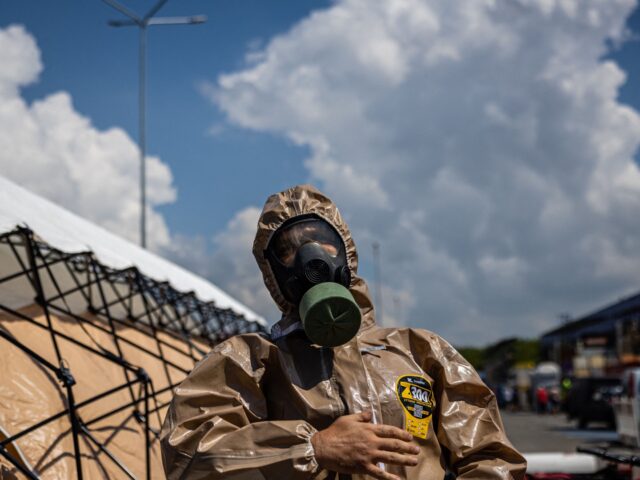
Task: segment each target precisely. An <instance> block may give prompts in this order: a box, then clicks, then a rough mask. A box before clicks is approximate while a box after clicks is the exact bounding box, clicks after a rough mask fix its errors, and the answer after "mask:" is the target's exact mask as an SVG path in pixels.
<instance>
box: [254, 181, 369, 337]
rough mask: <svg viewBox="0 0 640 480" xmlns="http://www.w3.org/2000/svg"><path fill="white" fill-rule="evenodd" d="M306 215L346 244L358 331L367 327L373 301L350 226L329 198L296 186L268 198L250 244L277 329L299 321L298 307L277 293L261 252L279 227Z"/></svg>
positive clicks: (311, 189) (275, 285) (313, 188)
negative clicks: (274, 309)
mask: <svg viewBox="0 0 640 480" xmlns="http://www.w3.org/2000/svg"><path fill="white" fill-rule="evenodd" d="M309 214H312V215H316V216H318V217H319V218H321V219H323V220H325V221H326V222H328V223H329V224H330V225H331V226H333V228H335V229H336V231H337V232H338V233H339V234H340V237H341V238H342V240H343V242H344V245H345V249H346V254H347V263H348V265H349V270H350V272H351V284H350V285H349V291H350V292H351V294H352V295H353V297H354V299H355V300H356V303H357V304H358V306H359V307H360V311H361V313H362V324H361V327H360V331H363V330H366V329H367V328H370V327H371V326H373V325H374V324H375V316H374V310H373V302H372V301H371V296H370V294H369V289H368V288H367V284H366V283H365V281H364V280H363V279H362V278H360V277H358V275H357V272H358V253H357V251H356V246H355V243H354V242H353V238H352V237H351V232H350V231H349V227H348V226H347V224H346V223H345V221H344V219H343V218H342V215H340V212H339V211H338V208H337V207H336V206H335V204H334V203H333V202H332V201H331V200H330V199H329V197H327V196H326V195H324V194H323V193H322V192H320V191H319V190H318V189H316V188H315V187H314V186H312V185H297V186H295V187H291V188H288V189H286V190H284V191H282V192H279V193H276V194H274V195H271V196H270V197H269V198H267V201H266V202H265V204H264V207H263V209H262V213H261V214H260V219H259V220H258V230H257V233H256V237H255V240H254V242H253V255H254V257H255V258H256V261H257V262H258V266H259V267H260V270H261V271H262V277H263V279H264V283H265V285H266V287H267V289H268V290H269V293H270V294H271V297H272V298H273V300H274V301H275V302H276V304H277V305H278V307H279V308H280V310H281V311H282V313H283V316H282V319H281V320H280V322H278V329H279V330H281V331H283V330H286V328H287V327H289V326H290V325H292V324H293V323H295V322H297V321H298V320H299V318H298V311H297V306H296V305H294V304H292V303H290V302H288V301H287V300H286V299H285V297H284V296H283V294H282V292H281V291H280V288H279V287H278V282H277V281H276V279H275V276H274V274H273V272H272V270H271V266H270V265H269V262H268V260H267V259H266V258H265V255H264V252H265V250H266V248H267V245H268V244H269V240H270V239H271V237H272V236H273V234H274V233H275V231H276V230H278V228H280V227H281V226H282V224H284V223H285V222H286V221H287V220H289V219H292V218H294V217H297V216H300V215H309Z"/></svg>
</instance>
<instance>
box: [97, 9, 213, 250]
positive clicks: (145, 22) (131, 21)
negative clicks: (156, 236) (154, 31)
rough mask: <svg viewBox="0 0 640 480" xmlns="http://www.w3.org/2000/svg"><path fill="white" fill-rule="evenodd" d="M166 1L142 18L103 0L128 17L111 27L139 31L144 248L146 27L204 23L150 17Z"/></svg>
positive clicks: (200, 18) (143, 234)
mask: <svg viewBox="0 0 640 480" xmlns="http://www.w3.org/2000/svg"><path fill="white" fill-rule="evenodd" d="M167 1H168V0H158V2H157V3H156V4H155V5H154V6H153V7H152V8H151V9H150V10H149V11H148V12H147V14H146V15H145V16H144V17H139V16H138V15H136V14H135V13H134V12H133V11H131V10H129V9H128V8H127V7H125V6H124V5H121V4H120V3H119V2H118V1H117V0H103V2H104V3H106V4H107V5H109V6H111V7H112V8H114V9H116V10H118V11H119V12H120V13H122V14H123V15H125V16H126V17H128V19H127V20H110V21H109V25H111V26H112V27H138V28H139V29H140V47H139V57H140V58H139V59H140V61H139V76H138V81H139V88H138V122H139V124H138V144H139V148H140V245H141V246H142V248H147V227H146V226H147V195H146V184H147V178H146V163H145V156H146V153H147V139H146V118H145V117H146V108H145V105H146V92H145V89H146V50H147V27H148V26H150V25H195V24H199V23H204V22H206V21H207V17H206V16H205V15H192V16H190V17H163V18H156V17H154V15H155V14H156V13H158V11H160V9H161V8H162V7H163V6H164V4H165V3H167Z"/></svg>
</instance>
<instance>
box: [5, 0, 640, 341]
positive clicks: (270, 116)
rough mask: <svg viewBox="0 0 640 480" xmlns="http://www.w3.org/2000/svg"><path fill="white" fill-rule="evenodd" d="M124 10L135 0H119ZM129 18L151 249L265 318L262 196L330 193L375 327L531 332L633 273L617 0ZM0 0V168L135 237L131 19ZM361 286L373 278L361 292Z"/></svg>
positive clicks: (435, 0)
mask: <svg viewBox="0 0 640 480" xmlns="http://www.w3.org/2000/svg"><path fill="white" fill-rule="evenodd" d="M123 3H124V5H126V6H127V7H128V8H130V9H131V10H134V11H136V12H137V13H139V14H144V13H145V12H146V11H147V10H148V9H149V8H150V7H151V6H152V5H153V4H154V3H155V2H152V1H142V0H129V1H128V2H123ZM192 14H205V15H207V17H208V20H207V22H206V23H205V24H203V25H190V26H154V27H151V28H150V30H149V32H148V76H147V92H148V96H147V104H148V109H147V112H148V113H147V115H148V125H147V153H148V155H149V156H148V176H149V178H148V196H149V202H150V209H149V227H148V231H149V233H148V235H149V243H150V248H151V249H153V250H154V251H156V252H158V253H160V254H161V255H163V256H166V257H168V258H170V259H172V260H174V261H176V262H178V263H180V264H182V265H184V266H186V267H188V268H191V269H192V270H194V271H196V272H197V273H199V274H201V275H203V276H205V277H207V278H209V279H211V280H212V281H213V282H214V283H216V284H217V285H219V286H220V287H222V288H224V289H225V290H227V291H228V292H229V293H230V294H232V295H234V296H235V297H236V298H238V299H239V300H241V301H243V302H244V303H246V304H247V305H248V306H250V307H251V308H253V309H254V310H256V311H257V312H258V313H261V314H262V315H264V316H265V317H266V318H267V319H268V320H270V321H274V320H277V318H278V313H277V309H276V308H275V307H274V306H273V302H272V301H271V300H270V298H269V297H268V293H267V292H266V290H265V288H264V286H263V285H262V279H261V277H260V273H259V271H258V269H257V267H256V266H255V262H254V260H253V258H252V256H251V253H250V251H251V244H252V241H253V236H254V234H255V227H256V221H257V218H258V214H259V211H260V209H261V207H262V204H263V202H264V200H265V199H266V197H267V196H268V195H269V194H271V193H274V192H277V191H279V190H282V189H283V188H286V187H289V186H291V185H294V184H297V183H306V182H310V183H313V184H315V185H316V186H318V187H319V188H320V189H321V190H323V191H325V192H326V193H327V194H329V195H330V196H331V197H332V198H333V199H334V200H335V201H336V203H337V204H338V206H339V208H340V209H341V211H342V213H343V215H344V216H345V217H346V218H347V220H348V222H349V224H350V226H351V229H352V231H353V234H354V238H355V241H356V245H357V246H358V247H359V254H360V258H361V273H362V274H363V275H364V277H365V278H366V279H368V280H369V281H370V286H371V287H373V285H371V280H372V272H373V268H372V244H373V242H378V243H379V244H380V252H381V257H380V258H381V278H382V291H383V294H382V298H383V308H382V311H381V315H379V316H380V317H381V319H382V323H383V324H384V325H385V326H391V325H398V326H401V325H408V326H412V327H418V328H427V329H429V330H432V331H435V332H437V333H439V334H441V335H443V336H444V337H445V338H446V339H448V340H450V341H452V342H454V343H456V344H458V345H462V344H465V345H479V344H485V343H488V342H492V341H496V340H499V339H501V338H504V337H507V336H513V335H518V336H523V337H533V336H536V335H538V334H540V333H541V332H543V331H545V330H547V329H550V328H552V327H554V326H556V325H557V324H558V323H559V321H560V320H559V315H560V314H569V315H571V316H574V317H575V316H579V315H581V314H584V313H587V312H588V311H590V310H591V309H594V308H597V307H600V306H603V305H605V304H608V303H611V302H613V301H616V300H617V299H618V298H620V297H623V296H625V295H629V294H632V293H636V292H637V291H638V290H640V257H638V255H637V252H638V251H639V248H638V247H640V245H639V244H640V235H639V234H640V223H639V222H637V221H636V218H638V213H639V212H640V172H639V171H638V163H637V159H638V147H639V145H640V114H639V113H638V112H639V111H640V93H639V90H638V86H639V85H640V63H639V61H638V59H640V43H639V42H638V40H637V38H636V37H637V35H638V34H639V33H640V13H639V12H638V9H637V4H636V1H635V0H609V1H607V2H602V1H598V0H460V1H458V2H450V1H449V0H381V1H379V2H373V3H372V2H365V1H364V0H341V1H332V2H329V1H312V0H283V1H279V2H269V3H268V2H263V1H259V0H254V1H235V2H232V1H196V0H184V1H181V2H178V1H176V0H169V2H167V4H166V5H165V6H164V7H163V8H162V10H161V11H160V12H159V14H158V16H181V15H192ZM118 18H122V16H121V14H120V13H118V12H116V11H115V10H113V9H112V8H111V7H109V6H108V5H106V4H105V3H103V2H101V1H99V0H83V1H81V0H61V1H58V2H45V1H42V0H40V1H35V0H33V1H30V0H0V172H1V174H2V175H4V176H6V177H8V178H10V179H12V180H14V181H15V182H17V183H19V184H21V185H23V186H25V187H27V188H29V189H30V190H32V191H34V192H36V193H38V194H41V195H43V196H45V197H47V198H49V199H51V200H53V201H55V202H57V203H60V204H61V205H63V206H65V207H67V208H69V209H70V210H72V211H75V212H77V213H79V214H80V215H82V216H85V217H87V218H89V219H90V220H93V221H95V222H97V223H99V224H101V225H103V226H105V227H107V228H109V229H110V230H113V231H114V232H116V233H118V234H120V235H123V236H125V237H127V238H129V239H131V240H133V241H137V240H138V215H139V212H138V208H139V207H138V201H139V200H138V198H139V193H138V192H139V191H138V177H137V174H138V157H137V147H136V142H137V138H138V132H137V122H138V116H137V93H138V90H137V88H138V84H137V68H138V52H137V41H138V37H137V35H138V33H137V31H136V29H135V28H131V27H123V28H113V27H109V26H108V25H107V21H108V20H110V19H118ZM372 290H373V288H372Z"/></svg>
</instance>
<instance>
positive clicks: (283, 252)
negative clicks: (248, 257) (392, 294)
mask: <svg viewBox="0 0 640 480" xmlns="http://www.w3.org/2000/svg"><path fill="white" fill-rule="evenodd" d="M265 257H266V258H267V260H268V261H269V264H270V265H271V269H272V271H273V274H274V276H275V278H276V281H277V282H278V286H279V287H280V291H281V292H282V294H283V295H284V297H285V298H286V299H287V300H288V301H289V302H291V303H293V304H294V305H298V304H299V303H300V300H301V299H302V296H303V295H304V294H305V293H306V292H307V290H309V289H310V288H311V287H313V286H315V285H318V284H320V283H324V282H335V283H338V284H340V285H343V286H344V287H347V288H348V287H349V284H350V282H351V275H350V272H349V266H348V264H347V254H346V249H345V246H344V243H343V241H342V238H341V237H340V235H339V234H338V232H337V231H336V230H335V229H334V228H333V227H332V226H331V225H330V224H329V223H328V222H326V221H324V220H322V219H320V218H318V217H316V216H301V217H296V218H294V219H291V220H290V221H288V222H285V223H284V224H283V225H282V226H281V227H280V228H279V229H278V230H277V231H276V233H275V234H274V235H273V237H272V239H271V241H270V242H269V245H268V246H267V250H266V251H265Z"/></svg>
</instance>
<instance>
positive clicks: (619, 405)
mask: <svg viewBox="0 0 640 480" xmlns="http://www.w3.org/2000/svg"><path fill="white" fill-rule="evenodd" d="M622 386H623V389H624V390H623V394H622V396H621V397H620V398H618V399H616V400H615V401H614V402H613V407H614V411H615V415H616V423H617V430H618V437H619V439H620V442H622V443H623V444H625V445H627V446H629V447H636V448H637V447H640V368H631V369H628V370H626V371H625V372H624V374H623V376H622Z"/></svg>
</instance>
